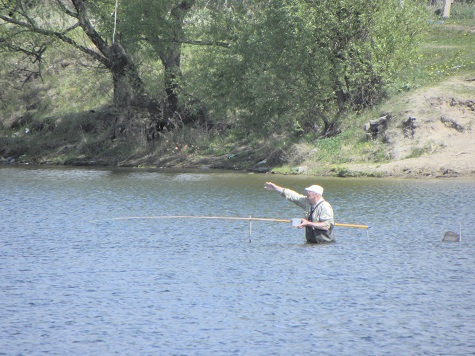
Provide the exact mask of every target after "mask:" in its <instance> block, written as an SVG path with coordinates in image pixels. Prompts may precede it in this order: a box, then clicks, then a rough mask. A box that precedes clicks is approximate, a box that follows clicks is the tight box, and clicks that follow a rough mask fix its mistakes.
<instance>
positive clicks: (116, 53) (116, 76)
mask: <svg viewBox="0 0 475 356" xmlns="http://www.w3.org/2000/svg"><path fill="white" fill-rule="evenodd" d="M110 53H111V55H110V63H111V65H110V67H109V69H110V70H111V72H112V79H113V84H114V104H115V105H116V106H118V107H127V106H131V105H136V104H138V103H140V101H141V100H142V98H143V93H144V85H143V82H142V80H141V79H140V77H139V75H138V72H137V69H136V67H135V64H134V63H133V61H132V59H131V58H130V57H129V56H128V55H127V53H126V52H125V50H124V48H123V47H122V46H121V45H120V44H118V43H114V44H113V45H112V46H111V48H110Z"/></svg>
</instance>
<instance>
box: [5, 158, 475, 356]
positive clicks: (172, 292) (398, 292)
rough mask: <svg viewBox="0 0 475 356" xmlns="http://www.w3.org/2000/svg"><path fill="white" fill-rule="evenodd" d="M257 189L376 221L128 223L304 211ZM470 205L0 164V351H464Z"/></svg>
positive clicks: (437, 187)
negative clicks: (316, 199)
mask: <svg viewBox="0 0 475 356" xmlns="http://www.w3.org/2000/svg"><path fill="white" fill-rule="evenodd" d="M266 180H272V181H274V182H275V183H277V184H280V185H283V186H286V187H289V188H293V189H295V190H298V191H302V190H303V188H304V187H306V186H308V185H310V184H315V183H317V184H321V185H323V186H324V188H325V194H324V195H325V197H326V199H327V200H328V201H330V202H331V203H332V205H333V208H334V210H335V215H336V220H337V221H338V222H340V223H358V224H367V225H371V226H372V228H371V229H370V230H369V234H368V233H367V230H362V229H352V228H341V227H339V228H338V227H337V228H336V237H337V243H336V244H332V245H311V244H306V243H305V239H304V236H303V231H302V230H298V229H294V228H292V226H291V224H289V223H279V222H259V221H254V222H253V223H252V225H251V226H250V225H249V222H248V221H240V220H220V219H216V220H209V219H192V220H187V219H163V218H157V219H129V217H158V216H163V215H167V216H169V215H205V216H235V217H249V216H252V217H265V218H278V219H291V218H294V217H300V216H301V214H302V213H301V211H300V210H299V208H298V207H296V206H294V205H292V204H291V203H288V202H286V201H285V200H284V199H283V198H281V197H280V196H279V194H277V193H276V192H269V191H265V190H264V189H263V185H264V182H265V181H266ZM474 211H475V181H473V180H428V181H423V180H386V179H384V180H377V179H373V180H371V179H336V178H332V179H330V178H311V177H282V176H268V175H251V174H243V173H233V172H214V171H189V172H178V171H159V170H156V171H153V170H147V171H145V170H133V169H114V170H112V169H86V168H45V167H0V214H1V220H0V354H5V355H17V354H24V355H36V354H50V355H86V354H101V355H107V354H122V355H125V354H129V355H159V354H161V355H209V354H220V355H230V354H235V355H307V354H328V355H330V354H331V355H356V354H359V355H383V354H388V355H396V354H406V355H407V354H429V355H439V354H445V355H465V354H474V353H475V297H474V290H475V273H474V272H475V233H474V230H475V213H474ZM116 218H124V219H116ZM460 225H461V227H462V241H461V242H458V243H444V242H442V241H441V240H442V237H443V235H444V233H445V232H446V231H448V230H453V231H455V232H459V227H460Z"/></svg>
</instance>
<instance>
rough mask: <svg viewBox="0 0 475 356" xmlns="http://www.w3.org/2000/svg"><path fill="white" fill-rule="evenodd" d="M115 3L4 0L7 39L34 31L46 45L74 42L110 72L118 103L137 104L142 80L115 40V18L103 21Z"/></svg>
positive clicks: (110, 0)
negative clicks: (104, 12)
mask: <svg viewBox="0 0 475 356" xmlns="http://www.w3.org/2000/svg"><path fill="white" fill-rule="evenodd" d="M114 4H115V1H113V0H104V1H97V2H95V3H94V5H91V2H89V1H86V0H50V1H39V2H33V1H28V0H8V1H2V3H1V4H0V6H1V9H0V19H1V20H3V21H4V22H5V23H6V25H7V26H8V27H7V30H8V37H6V38H5V41H7V42H8V43H13V41H15V39H16V38H18V37H19V36H22V37H23V38H25V36H28V35H27V34H28V33H30V34H31V36H30V37H31V38H33V37H34V36H35V37H37V36H38V35H39V36H42V37H43V38H44V39H45V40H44V43H45V44H48V43H52V41H53V40H59V41H62V42H63V43H66V44H68V45H71V46H73V47H74V48H75V49H77V50H79V51H81V52H83V53H84V54H86V55H87V56H88V57H89V58H90V59H92V60H94V61H97V62H99V63H100V64H101V65H103V66H104V67H105V68H106V69H107V70H109V71H110V73H111V75H112V79H113V86H114V102H115V104H116V105H118V106H129V105H133V104H135V103H137V102H138V101H140V100H141V98H142V96H143V92H144V88H143V83H142V80H141V79H140V76H139V74H138V71H137V68H136V66H135V64H134V62H133V61H132V59H131V57H130V55H129V54H128V53H127V51H126V50H125V48H124V47H123V46H122V45H121V43H120V42H117V41H112V32H113V27H114V26H113V25H114V24H113V21H112V20H108V21H99V19H101V16H100V15H101V12H102V11H109V13H110V12H113V11H114ZM103 18H104V17H102V19H103ZM25 34H26V35H25ZM26 44H27V42H26V41H25V42H24V45H26Z"/></svg>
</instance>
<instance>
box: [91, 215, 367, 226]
mask: <svg viewBox="0 0 475 356" xmlns="http://www.w3.org/2000/svg"><path fill="white" fill-rule="evenodd" d="M139 219H217V220H244V221H249V222H251V221H270V222H282V223H290V222H292V220H290V219H273V218H253V217H248V218H244V217H237V216H202V215H161V216H123V217H118V218H111V219H107V220H139ZM299 220H300V219H299ZM95 221H98V220H95ZM335 226H340V227H350V228H356V229H369V228H370V227H371V226H368V225H360V224H343V223H335Z"/></svg>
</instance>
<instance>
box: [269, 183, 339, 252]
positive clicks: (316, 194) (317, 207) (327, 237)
mask: <svg viewBox="0 0 475 356" xmlns="http://www.w3.org/2000/svg"><path fill="white" fill-rule="evenodd" d="M264 188H265V189H267V190H276V191H278V192H279V193H280V194H281V195H282V196H283V197H284V198H285V199H287V200H289V201H291V202H292V203H294V204H296V205H298V206H300V207H301V208H302V209H304V210H305V211H306V212H307V214H306V216H307V218H306V219H302V220H301V223H300V225H297V226H296V227H298V228H300V229H301V228H305V238H306V239H307V242H313V243H327V242H335V236H334V233H333V227H334V226H335V222H334V220H333V209H332V207H331V205H330V204H329V203H328V202H327V201H326V200H324V199H323V188H322V187H321V186H319V185H311V186H310V187H308V188H305V191H306V193H307V195H306V196H305V195H302V194H299V193H297V192H295V191H293V190H290V189H287V188H283V187H281V186H278V185H277V184H274V183H272V182H266V183H265V185H264Z"/></svg>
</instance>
